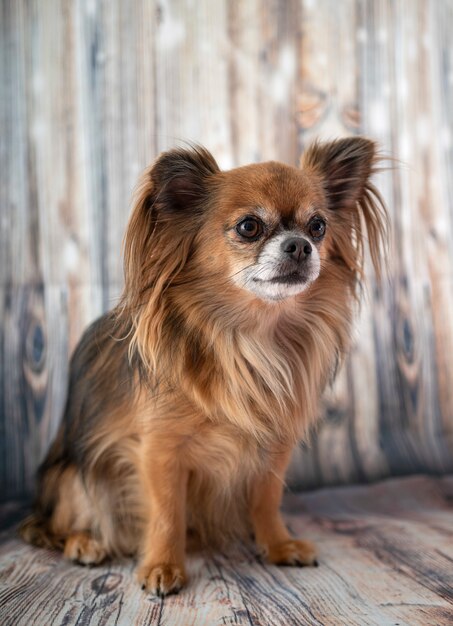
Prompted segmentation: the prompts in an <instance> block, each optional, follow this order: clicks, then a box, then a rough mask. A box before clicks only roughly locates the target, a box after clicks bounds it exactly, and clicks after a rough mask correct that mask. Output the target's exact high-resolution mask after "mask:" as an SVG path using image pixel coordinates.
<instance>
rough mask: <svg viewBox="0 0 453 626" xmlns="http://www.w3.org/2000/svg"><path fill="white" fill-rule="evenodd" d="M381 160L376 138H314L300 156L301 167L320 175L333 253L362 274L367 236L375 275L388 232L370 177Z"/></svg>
mask: <svg viewBox="0 0 453 626" xmlns="http://www.w3.org/2000/svg"><path fill="white" fill-rule="evenodd" d="M379 160H380V158H379V156H377V153H376V144H375V143H374V141H371V140H370V139H366V138H365V137H350V138H346V139H338V140H336V141H331V142H327V143H317V142H316V143H314V144H313V145H311V146H310V147H309V148H308V149H307V151H306V152H305V153H304V155H303V157H302V162H301V166H302V167H303V168H304V169H306V170H307V171H308V172H314V173H315V175H316V176H317V177H319V178H320V180H321V183H322V186H323V188H324V191H325V194H326V201H327V207H328V209H330V210H331V211H333V213H334V215H333V219H334V221H335V222H336V227H335V241H334V243H333V246H334V248H335V254H336V256H337V257H340V258H342V259H343V261H344V263H345V264H346V266H347V267H349V268H351V269H353V270H354V271H355V272H356V274H357V275H358V276H360V275H362V274H363V259H364V247H365V242H367V243H368V247H369V250H370V253H371V259H372V261H373V265H374V268H375V272H376V276H377V277H378V278H379V277H380V275H381V270H382V267H383V266H385V262H386V261H385V256H386V253H387V243H388V234H389V233H388V214H387V209H386V207H385V204H384V201H383V199H382V197H381V195H380V193H379V192H378V190H377V189H376V188H375V186H374V185H373V183H372V182H371V175H372V174H373V172H374V170H375V164H376V163H377V162H378V161H379ZM336 216H338V219H337V217H336ZM364 229H365V230H366V237H365V230H364ZM351 242H354V243H351Z"/></svg>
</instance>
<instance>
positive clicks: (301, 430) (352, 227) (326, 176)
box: [21, 137, 387, 595]
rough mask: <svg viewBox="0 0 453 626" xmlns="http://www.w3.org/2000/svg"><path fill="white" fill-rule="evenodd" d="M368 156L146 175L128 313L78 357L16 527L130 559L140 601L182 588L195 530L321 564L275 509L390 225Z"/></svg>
mask: <svg viewBox="0 0 453 626" xmlns="http://www.w3.org/2000/svg"><path fill="white" fill-rule="evenodd" d="M376 162H377V156H376V147H375V144H374V143H373V142H372V141H370V140H368V139H366V138H362V137H355V138H348V139H340V140H337V141H333V142H329V143H324V144H323V143H315V144H313V145H312V146H311V147H309V148H308V149H307V150H306V151H305V153H304V155H303V157H302V162H301V167H300V168H299V169H297V168H294V167H289V166H287V165H283V164H281V163H277V162H269V163H261V164H257V165H247V166H245V167H239V168H237V169H233V170H230V171H221V170H220V169H219V167H218V165H217V163H216V161H215V160H214V158H213V157H212V156H211V154H210V153H209V152H208V151H207V150H205V149H203V148H201V147H193V148H190V149H175V150H171V151H169V152H165V153H163V154H161V155H160V156H159V158H158V159H157V160H156V161H155V162H154V164H153V165H152V166H151V167H150V168H149V169H148V170H147V171H146V172H145V174H144V176H143V178H142V180H141V183H140V186H139V189H138V192H137V195H136V199H135V203H134V208H133V212H132V216H131V219H130V222H129V225H128V228H127V233H126V237H125V287H124V292H123V295H122V299H121V302H120V304H119V305H118V306H117V307H116V308H115V309H114V310H112V311H111V312H109V313H107V314H105V315H104V316H102V317H101V318H100V319H98V320H97V321H95V322H94V323H93V324H92V325H91V326H90V327H89V328H88V330H87V331H86V332H85V334H84V335H83V337H82V339H81V341H80V343H79V344H78V346H77V348H76V350H75V352H74V355H73V357H72V360H71V367H70V380H69V389H68V395H67V404H66V409H65V413H64V419H63V422H62V424H61V427H60V429H59V432H58V434H57V437H56V439H55V441H54V442H53V444H52V446H51V448H50V450H49V452H48V454H47V457H46V459H45V460H44V462H43V464H42V466H41V468H40V470H39V477H38V492H37V500H36V504H35V509H34V512H33V514H32V515H31V516H30V517H29V518H28V519H27V520H25V522H24V523H23V525H22V528H21V533H22V536H23V537H24V539H25V540H27V541H29V542H31V543H33V544H35V545H39V546H47V547H58V548H60V549H62V550H63V552H64V556H65V557H66V558H68V559H71V560H73V561H76V562H79V563H83V564H95V563H99V562H101V561H103V560H104V559H105V558H107V557H109V556H118V555H131V554H137V555H138V556H139V567H138V580H139V582H140V583H141V584H142V586H143V588H145V589H146V590H148V591H149V592H151V593H154V594H158V595H164V594H168V593H171V592H176V591H178V590H179V589H180V588H181V586H182V585H183V584H184V582H185V580H186V573H185V564H184V561H185V551H186V542H187V535H188V533H189V532H190V533H191V534H193V535H195V536H196V537H198V541H199V543H201V544H202V545H209V546H219V545H222V544H225V542H228V541H231V540H232V539H235V538H249V537H250V536H252V535H253V536H254V539H255V542H256V544H257V545H258V546H259V547H260V549H261V550H262V551H263V553H264V554H265V555H266V557H267V559H268V560H269V561H270V562H271V563H280V564H286V565H313V564H316V549H315V547H314V545H313V544H312V543H310V542H309V541H304V540H301V539H295V538H293V537H292V536H291V535H290V534H289V532H288V530H287V528H286V526H285V524H284V522H283V520H282V517H281V515H280V512H279V507H280V501H281V497H282V491H283V485H284V477H285V471H286V468H287V465H288V462H289V459H290V456H291V451H292V449H293V447H294V445H295V444H296V443H297V441H298V440H300V439H301V438H303V437H304V436H305V435H306V434H307V431H308V429H309V428H310V426H311V425H312V424H313V422H314V420H315V419H316V417H317V414H318V402H319V398H320V394H321V392H322V390H323V388H324V386H325V385H326V383H328V382H329V380H330V379H331V377H332V375H333V372H334V371H335V369H336V366H337V363H338V361H339V359H341V357H342V355H344V353H345V351H346V349H347V346H348V339H349V336H350V326H351V318H352V312H353V310H354V302H356V301H357V298H358V291H359V289H358V287H359V285H360V284H361V279H362V276H363V260H364V252H365V242H366V241H367V242H368V244H369V250H370V256H371V259H372V262H373V264H374V267H375V270H376V272H377V274H379V273H380V268H381V265H382V254H383V252H382V251H383V246H384V245H385V240H386V224H387V213H386V209H385V207H384V204H383V202H382V200H381V198H380V195H379V193H378V192H377V191H376V189H375V187H374V186H373V184H372V182H371V181H370V177H371V175H372V173H373V171H374V170H375V164H376Z"/></svg>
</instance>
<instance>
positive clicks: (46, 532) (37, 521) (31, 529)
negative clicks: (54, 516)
mask: <svg viewBox="0 0 453 626" xmlns="http://www.w3.org/2000/svg"><path fill="white" fill-rule="evenodd" d="M19 535H20V536H21V537H22V539H23V540H24V541H26V542H27V543H31V544H32V545H34V546H37V547H38V548H49V549H56V550H62V549H63V546H64V537H63V536H60V535H56V534H55V533H53V532H52V530H51V529H50V525H49V520H48V519H47V518H45V517H44V516H42V515H41V514H40V513H31V515H29V516H28V517H26V518H25V519H24V520H23V522H22V523H21V524H20V526H19Z"/></svg>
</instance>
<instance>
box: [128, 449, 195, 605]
mask: <svg viewBox="0 0 453 626" xmlns="http://www.w3.org/2000/svg"><path fill="white" fill-rule="evenodd" d="M142 469H143V485H144V488H145V493H144V495H145V497H146V498H147V504H149V509H148V520H147V524H146V528H145V533H144V537H143V546H142V557H141V562H140V565H139V568H138V580H139V583H140V584H141V585H142V588H143V589H146V590H147V591H149V592H150V593H154V594H156V595H158V596H164V595H167V594H169V593H176V592H177V591H179V589H181V587H182V586H183V585H184V583H185V580H186V574H185V567H184V560H185V542H186V497H187V480H188V471H187V469H185V468H184V467H182V466H181V464H180V463H179V461H178V460H177V459H174V458H171V456H170V455H165V454H162V451H160V453H156V451H155V450H154V451H148V454H147V455H146V461H145V463H144V466H143V468H142Z"/></svg>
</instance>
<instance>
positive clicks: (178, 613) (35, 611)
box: [0, 476, 453, 626]
mask: <svg viewBox="0 0 453 626" xmlns="http://www.w3.org/2000/svg"><path fill="white" fill-rule="evenodd" d="M452 496H453V477H452V476H449V477H444V478H442V479H432V478H427V477H423V476H415V477H411V478H404V479H393V480H390V481H386V482H382V483H378V484H375V485H371V486H366V487H339V488H336V489H323V490H321V491H317V492H313V493H311V494H306V495H305V496H301V495H300V494H292V495H288V496H287V499H286V506H285V509H286V519H287V522H288V524H289V525H290V527H291V529H292V531H293V532H294V533H295V534H297V535H301V536H304V537H306V538H308V539H311V540H314V541H316V542H317V543H318V547H319V553H320V559H319V561H320V565H319V567H318V568H302V569H300V568H291V567H277V566H271V565H267V564H265V563H263V562H262V561H261V560H260V559H259V558H258V557H257V556H256V555H255V554H253V553H251V552H249V551H248V550H246V549H245V548H241V547H240V546H238V547H237V550H236V551H235V552H234V553H233V554H232V555H229V556H228V555H222V554H216V555H208V554H193V555H192V556H190V558H189V567H188V571H189V575H190V582H189V585H188V586H187V588H186V589H184V590H183V591H182V592H181V593H180V594H179V595H177V596H169V597H167V598H165V599H157V598H152V597H150V596H146V594H144V593H143V592H142V591H141V590H140V588H139V585H138V584H137V582H136V581H135V578H134V563H133V562H131V561H125V562H123V563H119V562H114V563H109V564H105V565H103V566H100V567H96V568H91V569H90V568H84V567H81V566H75V565H72V564H68V563H66V562H64V561H63V560H62V558H61V555H60V554H57V553H54V552H49V551H46V550H38V549H34V548H31V547H30V546H28V545H25V544H24V543H22V542H21V541H19V540H18V539H17V538H16V537H15V535H14V530H13V528H11V526H10V529H9V530H5V531H4V532H3V533H2V534H1V536H0V622H1V623H2V624H6V625H8V626H28V625H29V624H31V623H35V624H46V625H48V626H60V625H63V624H64V625H65V626H71V625H73V624H74V625H75V624H79V625H80V624H84V625H85V626H89V625H90V626H95V625H96V626H98V625H111V626H113V625H116V626H123V625H124V626H128V625H129V624H136V625H137V626H141V625H142V624H143V625H144V624H152V625H154V624H160V625H161V626H163V625H164V624H166V625H168V626H170V625H171V626H203V625H205V626H213V625H215V624H219V625H220V624H223V625H225V624H231V625H233V624H236V625H244V626H246V625H247V626H250V625H253V626H264V625H272V626H280V625H281V626H287V625H288V626H289V625H294V626H296V625H297V626H305V625H307V626H314V625H317V626H338V625H341V624H344V625H348V626H375V625H376V626H377V625H379V626H382V625H389V626H390V625H394V624H399V625H400V626H426V624H436V625H438V626H447V624H451V623H452V621H453V592H452V590H453V569H452V567H451V563H452V559H453V549H452V542H451V538H452V536H453V508H452V503H453V500H452ZM22 511H23V509H22V508H21V507H20V505H19V504H17V503H16V505H15V504H14V503H12V502H11V503H9V504H8V505H4V506H3V507H0V514H1V517H0V519H1V518H3V520H2V521H4V523H3V526H4V527H6V526H7V524H8V523H9V525H11V524H12V522H13V519H14V515H15V514H16V519H17V515H18V514H19V515H20V514H23V513H22Z"/></svg>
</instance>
